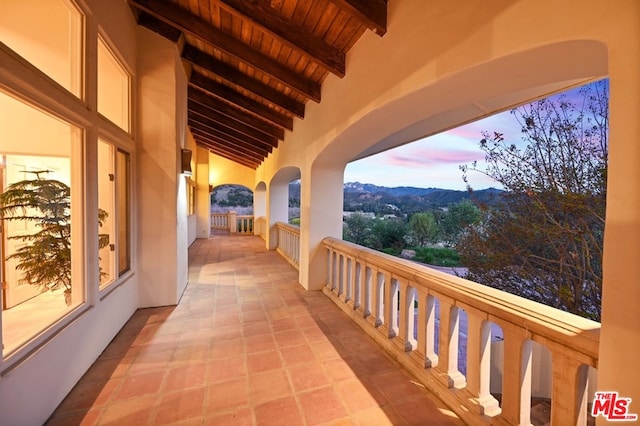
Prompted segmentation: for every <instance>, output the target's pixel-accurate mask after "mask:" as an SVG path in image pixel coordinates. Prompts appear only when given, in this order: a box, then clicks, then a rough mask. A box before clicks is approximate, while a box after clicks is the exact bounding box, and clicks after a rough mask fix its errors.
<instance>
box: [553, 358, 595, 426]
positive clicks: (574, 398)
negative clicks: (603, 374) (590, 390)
mask: <svg viewBox="0 0 640 426" xmlns="http://www.w3.org/2000/svg"><path fill="white" fill-rule="evenodd" d="M582 367H585V368H582ZM552 370H553V391H552V392H553V393H552V396H551V401H553V405H552V406H551V423H552V424H554V425H569V424H570V425H578V426H585V425H586V424H587V410H586V407H587V384H588V382H589V381H588V375H589V370H588V369H587V368H586V366H584V365H583V364H582V363H581V362H580V361H579V360H576V359H575V357H572V356H570V355H568V354H566V353H562V352H559V351H554V352H553V364H552ZM567 388H569V389H574V391H573V392H567Z"/></svg>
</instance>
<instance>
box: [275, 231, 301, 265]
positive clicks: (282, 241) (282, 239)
mask: <svg viewBox="0 0 640 426" xmlns="http://www.w3.org/2000/svg"><path fill="white" fill-rule="evenodd" d="M276 227H277V228H278V247H277V248H276V250H277V251H278V253H280V255H281V256H282V257H284V258H285V259H287V260H288V261H289V263H291V264H292V265H293V266H294V267H295V268H296V269H299V265H300V228H299V227H297V226H293V225H289V224H287V223H283V222H278V223H276Z"/></svg>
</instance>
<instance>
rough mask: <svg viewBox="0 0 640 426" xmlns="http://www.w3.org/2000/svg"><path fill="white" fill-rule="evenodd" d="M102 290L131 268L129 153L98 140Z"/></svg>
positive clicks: (99, 240) (99, 243)
mask: <svg viewBox="0 0 640 426" xmlns="http://www.w3.org/2000/svg"><path fill="white" fill-rule="evenodd" d="M98 221H99V224H100V226H99V229H98V232H99V238H98V246H99V259H100V288H101V289H102V288H105V287H106V286H108V285H109V284H110V283H112V282H114V281H115V280H116V279H117V278H118V277H120V276H121V275H122V274H124V273H125V272H127V271H128V270H129V269H130V263H131V261H130V249H129V246H130V243H129V242H130V237H129V154H128V153H126V152H124V151H122V150H120V149H117V148H116V147H115V146H114V145H112V144H110V143H108V142H105V141H104V140H98Z"/></svg>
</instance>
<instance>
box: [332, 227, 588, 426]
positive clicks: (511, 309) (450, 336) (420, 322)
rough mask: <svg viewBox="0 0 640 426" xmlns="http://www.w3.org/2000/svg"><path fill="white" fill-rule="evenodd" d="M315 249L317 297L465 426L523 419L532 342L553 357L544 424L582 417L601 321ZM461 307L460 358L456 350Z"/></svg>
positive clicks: (341, 247)
mask: <svg viewBox="0 0 640 426" xmlns="http://www.w3.org/2000/svg"><path fill="white" fill-rule="evenodd" d="M323 246H324V247H325V248H326V250H328V256H329V262H328V277H329V278H328V282H327V285H326V287H325V288H324V290H323V291H324V292H325V294H327V295H328V296H329V297H331V298H332V299H333V300H334V302H336V303H337V304H338V305H339V306H341V307H342V309H343V310H344V311H345V312H347V313H348V314H349V315H350V316H351V317H352V318H353V320H354V321H355V322H356V323H358V324H359V325H360V326H361V327H362V328H363V329H364V330H365V332H366V333H367V334H369V335H370V336H371V337H373V338H374V339H375V340H376V341H377V342H378V343H380V344H381V345H382V346H383V347H384V348H385V349H386V350H387V351H388V352H389V353H390V354H391V355H392V356H393V357H394V358H396V359H397V360H398V361H399V362H400V363H401V364H403V365H404V366H405V367H406V368H407V369H409V370H410V371H411V372H413V373H414V374H415V375H416V376H417V377H418V378H419V379H420V381H421V382H422V384H423V385H424V386H426V387H427V388H428V389H430V390H431V391H433V392H434V393H436V394H437V395H438V396H440V397H441V398H442V399H443V400H444V401H445V403H447V405H448V406H449V407H451V408H452V409H453V410H454V411H455V412H456V414H458V415H459V416H460V417H461V418H463V419H464V420H465V421H466V422H467V423H469V424H485V425H486V424H489V423H491V424H530V423H531V421H530V416H531V408H530V404H531V397H532V393H531V388H532V386H531V384H532V352H533V351H532V348H533V347H534V346H537V345H536V344H539V345H542V346H544V347H546V348H547V349H548V351H549V352H550V353H551V357H552V367H551V380H552V385H551V395H550V396H551V423H552V424H555V425H585V424H586V423H587V418H588V412H587V393H588V392H587V389H588V380H589V371H590V368H589V367H592V368H596V367H597V365H598V344H599V330H600V324H599V323H597V322H593V321H590V320H587V319H584V318H581V317H578V316H575V315H572V314H569V313H566V312H563V311H560V310H557V309H555V308H551V307H548V306H546V305H542V304H539V303H536V302H532V301H529V300H527V299H524V298H521V297H518V296H515V295H511V294H508V293H505V292H502V291H500V290H496V289H493V288H489V287H486V286H483V285H480V284H477V283H473V282H470V281H467V280H464V279H462V278H459V277H455V276H451V275H448V274H445V273H442V272H439V271H435V270H432V269H431V268H427V267H424V266H422V265H419V264H416V263H413V262H410V261H406V260H403V259H399V258H395V257H393V256H389V255H386V254H384V253H379V252H376V251H373V250H370V249H367V248H364V247H360V246H357V245H355V244H351V243H347V242H344V241H341V240H338V239H335V238H325V239H324V240H323ZM438 310H439V314H438V313H437V312H436V311H438ZM462 311H464V312H465V313H466V324H465V325H466V327H467V338H466V359H461V358H462V357H463V355H461V352H464V351H460V350H459V345H460V343H461V340H460V319H461V318H462V317H463V315H461V314H462ZM437 322H439V324H436V323H437ZM495 325H497V326H499V327H500V328H501V329H502V333H503V335H504V341H502V342H500V343H501V344H503V348H504V362H503V366H502V383H501V386H500V388H501V396H499V398H500V400H501V401H500V404H499V402H498V400H497V399H496V398H495V397H494V395H492V394H491V393H490V389H491V388H492V387H493V386H491V385H493V384H492V383H490V382H491V362H492V356H491V349H492V344H491V334H492V331H491V330H492V326H493V327H495ZM460 361H462V362H460ZM461 364H464V366H465V369H464V370H465V372H464V374H463V372H461V371H460V369H459V365H461Z"/></svg>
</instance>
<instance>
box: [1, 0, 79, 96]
mask: <svg viewBox="0 0 640 426" xmlns="http://www.w3.org/2000/svg"><path fill="white" fill-rule="evenodd" d="M82 26H83V17H82V15H81V14H80V12H79V11H78V9H77V8H76V7H75V6H74V5H73V3H71V2H70V1H68V0H2V1H0V41H1V42H2V43H4V44H6V45H7V46H9V47H10V48H11V49H12V50H14V51H15V52H16V53H18V54H19V55H20V56H22V57H23V58H25V59H26V60H27V61H29V62H31V64H33V65H34V66H35V67H37V68H38V69H40V70H41V71H42V72H44V73H45V74H47V75H48V76H49V77H51V78H52V79H53V80H55V81H56V82H57V83H58V84H60V85H61V86H62V87H64V88H65V89H67V90H68V91H70V92H71V93H73V94H74V95H76V96H78V97H80V95H81V89H82V78H81V76H82Z"/></svg>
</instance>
